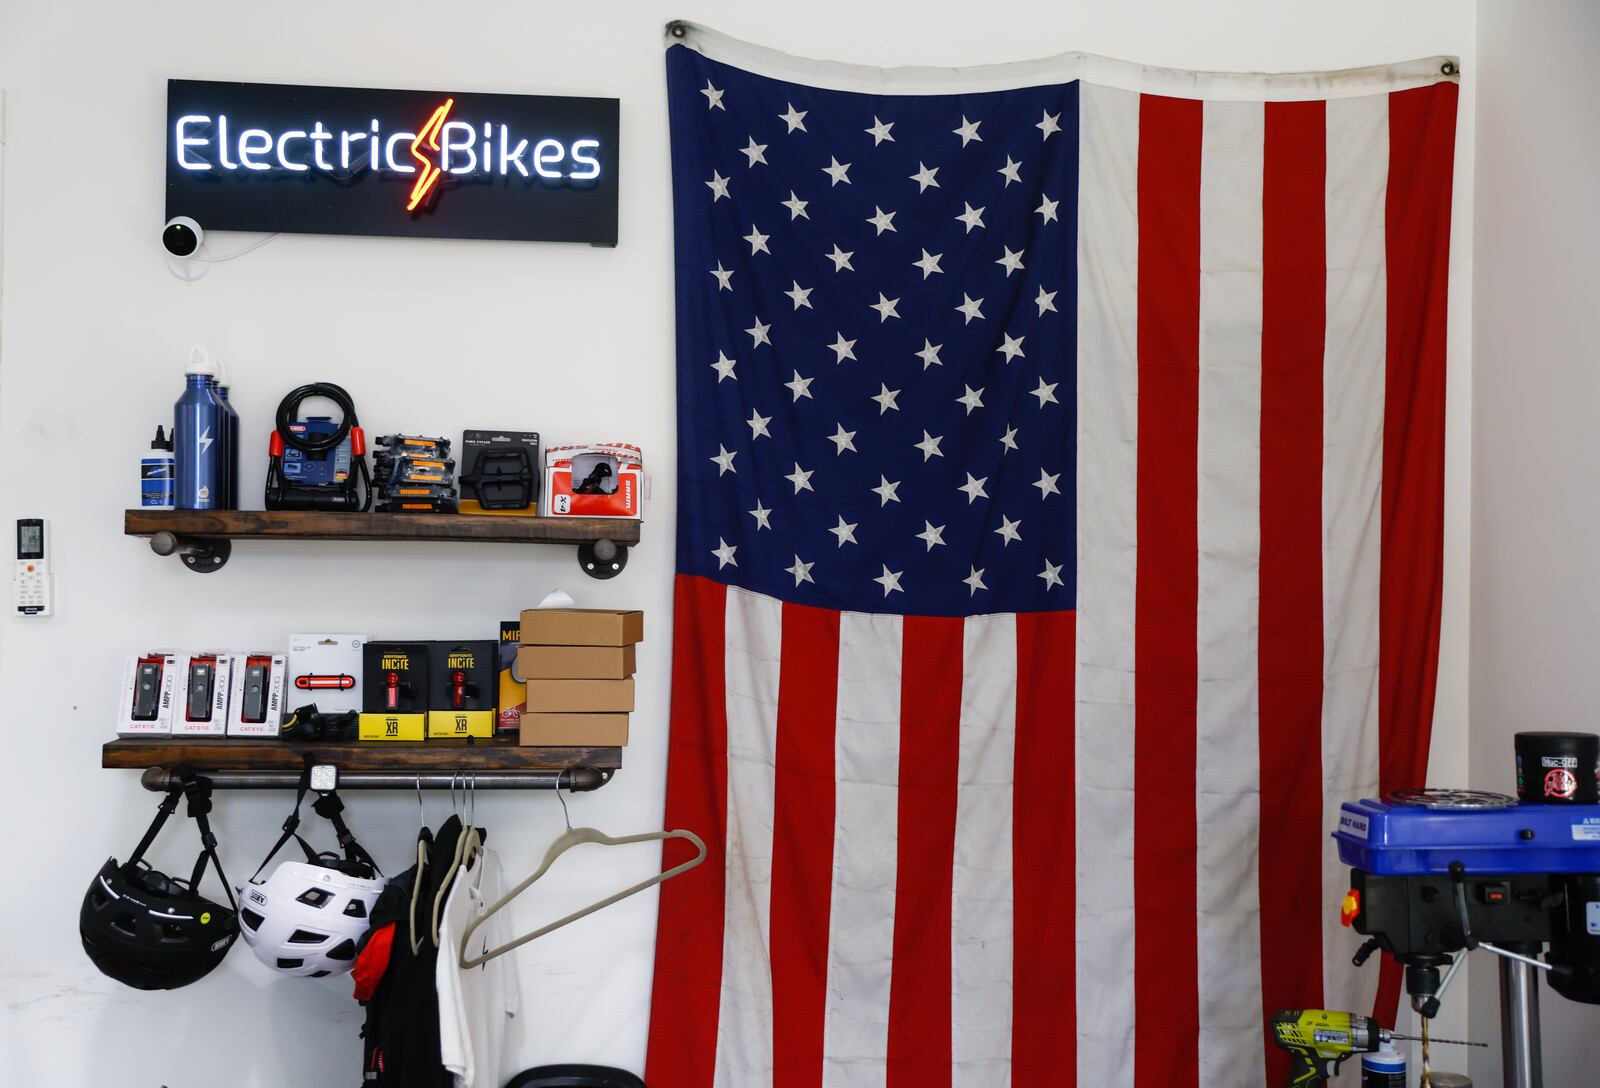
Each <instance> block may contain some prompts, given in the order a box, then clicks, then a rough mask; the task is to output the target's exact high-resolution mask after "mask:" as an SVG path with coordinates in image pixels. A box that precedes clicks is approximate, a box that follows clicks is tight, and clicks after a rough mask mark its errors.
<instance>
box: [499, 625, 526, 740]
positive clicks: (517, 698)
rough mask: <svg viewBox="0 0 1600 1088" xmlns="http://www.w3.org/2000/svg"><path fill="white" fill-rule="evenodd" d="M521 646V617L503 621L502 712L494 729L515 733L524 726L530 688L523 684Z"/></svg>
mask: <svg viewBox="0 0 1600 1088" xmlns="http://www.w3.org/2000/svg"><path fill="white" fill-rule="evenodd" d="M521 649H522V623H521V621H520V620H501V621H500V700H499V702H500V711H499V714H498V716H497V718H496V725H495V731H496V732H498V733H502V734H505V735H507V736H516V734H517V730H518V728H519V727H520V726H521V725H522V708H523V707H524V706H525V705H526V704H527V701H528V691H527V688H526V687H525V686H524V685H523V683H522V675H523V674H522V669H521V667H520V662H519V661H518V659H517V655H518V654H519V653H520V652H521Z"/></svg>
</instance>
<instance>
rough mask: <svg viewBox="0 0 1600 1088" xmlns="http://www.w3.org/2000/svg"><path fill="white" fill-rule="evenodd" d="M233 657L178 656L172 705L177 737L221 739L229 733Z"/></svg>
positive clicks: (216, 653)
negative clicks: (229, 696) (230, 683)
mask: <svg viewBox="0 0 1600 1088" xmlns="http://www.w3.org/2000/svg"><path fill="white" fill-rule="evenodd" d="M232 665H233V655H232V654H230V653H227V652H223V651H217V650H202V651H197V652H194V653H187V654H179V655H178V678H177V684H176V686H175V697H174V699H173V705H172V735H173V736H175V737H221V736H226V735H227V732H228V693H229V682H230V677H231V666H232Z"/></svg>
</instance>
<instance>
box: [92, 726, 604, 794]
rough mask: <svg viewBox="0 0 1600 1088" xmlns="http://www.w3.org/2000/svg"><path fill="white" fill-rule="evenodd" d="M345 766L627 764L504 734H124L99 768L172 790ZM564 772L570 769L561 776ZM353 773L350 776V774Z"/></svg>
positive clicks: (364, 771)
mask: <svg viewBox="0 0 1600 1088" xmlns="http://www.w3.org/2000/svg"><path fill="white" fill-rule="evenodd" d="M320 763H327V764H332V765H333V766H334V767H336V768H338V771H339V775H340V777H341V781H343V782H344V783H345V784H346V785H350V786H356V787H358V788H359V787H362V786H365V787H366V788H378V789H403V788H405V787H407V786H408V785H409V784H410V783H411V782H412V781H415V782H416V783H417V785H418V788H424V787H426V788H443V786H444V784H445V783H446V782H449V783H450V784H451V785H455V784H457V783H458V782H459V783H460V784H463V785H465V784H466V783H468V782H472V783H474V784H481V785H482V786H483V788H491V789H517V788H544V789H550V788H554V787H555V786H556V785H560V786H561V788H563V789H574V790H590V789H597V788H599V787H600V786H602V785H604V784H605V783H606V782H609V781H610V780H611V776H612V775H613V774H615V773H616V771H617V770H618V769H620V768H621V767H622V749H621V748H532V747H524V746H523V745H520V744H516V743H515V742H512V741H505V740H498V739H496V740H477V741H471V742H468V741H457V740H437V741H423V742H418V743H405V742H387V741H330V742H299V741H280V740H271V739H260V740H256V739H245V738H223V737H217V738H215V739H207V738H203V737H120V738H118V739H116V740H113V741H108V742H107V743H106V744H105V745H104V746H103V747H102V748H101V749H100V766H102V767H108V768H116V769H129V770H140V769H143V770H145V771H146V774H145V778H144V784H145V786H146V788H148V789H157V790H160V789H167V788H169V786H170V782H171V779H170V778H169V777H167V776H166V774H164V773H163V772H171V771H172V769H173V768H175V767H178V766H180V765H182V766H187V767H190V768H193V769H194V770H195V771H197V772H199V773H201V774H205V775H207V776H208V777H211V776H214V777H215V782H216V785H218V786H219V787H223V788H246V789H253V788H282V787H284V786H292V785H293V784H294V776H296V775H298V774H299V772H301V771H302V770H303V769H304V768H305V767H306V766H307V765H309V764H320ZM560 772H569V773H566V774H562V773H560ZM347 776H348V777H347Z"/></svg>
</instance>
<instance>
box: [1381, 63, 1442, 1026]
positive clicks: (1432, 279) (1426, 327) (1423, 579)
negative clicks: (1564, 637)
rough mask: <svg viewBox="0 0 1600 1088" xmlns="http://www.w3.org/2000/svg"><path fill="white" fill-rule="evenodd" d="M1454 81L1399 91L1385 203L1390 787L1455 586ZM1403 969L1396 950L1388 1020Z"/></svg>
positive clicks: (1385, 669) (1419, 770) (1386, 735)
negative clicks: (1448, 580) (1449, 447)
mask: <svg viewBox="0 0 1600 1088" xmlns="http://www.w3.org/2000/svg"><path fill="white" fill-rule="evenodd" d="M1458 92H1459V88H1458V87H1457V85H1456V84H1454V83H1436V84H1434V85H1432V86H1430V87H1418V88H1416V89H1415V90H1409V91H1396V92H1395V93H1393V94H1391V95H1390V96H1389V190H1388V203H1387V207H1386V209H1385V219H1386V226H1387V238H1388V245H1387V253H1386V262H1387V266H1388V291H1389V299H1388V304H1389V311H1388V313H1389V316H1388V323H1389V328H1388V333H1389V335H1388V353H1387V364H1386V365H1387V377H1386V380H1385V383H1384V409H1383V529H1382V533H1383V538H1382V539H1383V543H1382V560H1381V567H1380V571H1381V573H1380V575H1379V585H1380V590H1379V613H1378V739H1379V745H1380V748H1379V752H1380V757H1379V758H1380V763H1379V772H1378V782H1379V788H1380V789H1381V790H1383V791H1384V792H1388V791H1389V790H1393V789H1399V788H1403V787H1405V786H1420V785H1422V784H1423V780H1424V778H1425V777H1426V775H1427V773H1428V743H1429V740H1430V737H1431V733H1432V729H1433V699H1434V689H1435V685H1436V682H1437V680H1438V675H1439V613H1440V607H1441V604H1442V600H1443V589H1444V411H1445V370H1444V368H1445V315H1446V302H1447V299H1448V288H1449V275H1450V200H1451V177H1452V170H1453V168H1454V164H1455V144H1456V101H1457V98H1458ZM1399 976H1400V972H1399V966H1398V965H1397V964H1395V963H1394V962H1393V961H1392V960H1390V959H1389V958H1388V957H1385V962H1384V973H1383V982H1382V985H1381V986H1380V988H1379V992H1378V1000H1377V1003H1376V1005H1375V1010H1376V1012H1377V1015H1378V1016H1379V1017H1380V1018H1382V1019H1384V1020H1385V1021H1386V1022H1387V1019H1388V1018H1389V1017H1392V1016H1393V1014H1394V1009H1395V1006H1396V1003H1397V1001H1398V999H1399Z"/></svg>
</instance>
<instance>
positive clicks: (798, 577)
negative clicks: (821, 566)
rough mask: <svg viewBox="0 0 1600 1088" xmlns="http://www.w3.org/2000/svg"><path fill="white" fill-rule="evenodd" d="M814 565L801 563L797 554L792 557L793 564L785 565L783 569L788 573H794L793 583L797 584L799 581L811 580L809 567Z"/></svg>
mask: <svg viewBox="0 0 1600 1088" xmlns="http://www.w3.org/2000/svg"><path fill="white" fill-rule="evenodd" d="M814 566H816V564H815V563H802V562H801V561H800V557H799V556H798V555H797V556H795V557H794V566H792V567H785V568H784V569H785V570H787V571H788V572H789V573H790V574H792V575H794V584H795V585H799V584H800V583H801V582H809V581H811V580H812V579H811V568H812V567H814Z"/></svg>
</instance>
